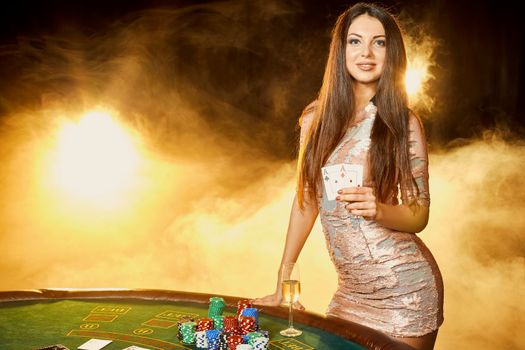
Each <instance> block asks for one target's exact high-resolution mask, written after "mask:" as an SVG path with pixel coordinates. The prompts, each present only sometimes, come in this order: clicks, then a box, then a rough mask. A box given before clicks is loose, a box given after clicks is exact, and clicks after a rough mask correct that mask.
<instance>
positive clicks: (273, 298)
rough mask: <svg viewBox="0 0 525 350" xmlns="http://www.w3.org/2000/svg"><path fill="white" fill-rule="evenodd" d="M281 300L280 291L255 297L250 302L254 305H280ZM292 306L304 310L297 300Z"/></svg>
mask: <svg viewBox="0 0 525 350" xmlns="http://www.w3.org/2000/svg"><path fill="white" fill-rule="evenodd" d="M282 302H283V297H282V295H281V293H280V292H275V293H273V294H270V295H267V296H265V297H262V298H256V299H253V300H252V303H253V304H254V305H261V306H280V305H281V303H282ZM293 307H294V309H297V310H304V306H303V305H302V304H301V303H299V302H296V303H294V304H293Z"/></svg>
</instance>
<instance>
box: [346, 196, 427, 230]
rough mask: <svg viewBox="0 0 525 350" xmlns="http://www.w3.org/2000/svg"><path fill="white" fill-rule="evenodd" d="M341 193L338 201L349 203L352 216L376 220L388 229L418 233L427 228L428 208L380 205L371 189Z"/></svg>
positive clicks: (347, 206)
mask: <svg viewBox="0 0 525 350" xmlns="http://www.w3.org/2000/svg"><path fill="white" fill-rule="evenodd" d="M340 192H341V194H340V195H339V196H338V197H337V200H338V201H346V202H349V204H347V205H346V209H348V210H349V211H350V213H351V214H353V215H358V216H362V217H364V218H365V219H367V220H375V221H376V222H377V223H379V224H381V225H382V226H384V227H386V228H389V229H392V230H396V231H403V232H410V233H417V232H421V231H422V230H423V229H424V228H425V227H426V226H427V223H428V216H429V208H428V206H424V205H417V206H414V207H413V208H411V207H409V206H408V205H407V204H385V203H380V202H378V201H377V199H376V197H375V196H374V190H373V188H371V187H349V188H344V189H342V190H341V191H340Z"/></svg>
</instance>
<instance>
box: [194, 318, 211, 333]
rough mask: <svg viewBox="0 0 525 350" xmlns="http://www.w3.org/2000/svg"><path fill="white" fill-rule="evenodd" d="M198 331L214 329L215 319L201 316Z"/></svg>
mask: <svg viewBox="0 0 525 350" xmlns="http://www.w3.org/2000/svg"><path fill="white" fill-rule="evenodd" d="M196 322H197V332H198V331H209V330H211V329H214V328H215V327H214V324H213V319H211V318H209V317H204V318H199V319H198V320H197V321H196Z"/></svg>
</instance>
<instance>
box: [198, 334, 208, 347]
mask: <svg viewBox="0 0 525 350" xmlns="http://www.w3.org/2000/svg"><path fill="white" fill-rule="evenodd" d="M195 346H196V347H197V348H199V349H207V348H208V338H207V337H206V331H198V332H195Z"/></svg>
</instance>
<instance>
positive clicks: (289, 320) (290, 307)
mask: <svg viewBox="0 0 525 350" xmlns="http://www.w3.org/2000/svg"><path fill="white" fill-rule="evenodd" d="M288 328H293V301H291V300H290V306H289V309H288Z"/></svg>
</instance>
